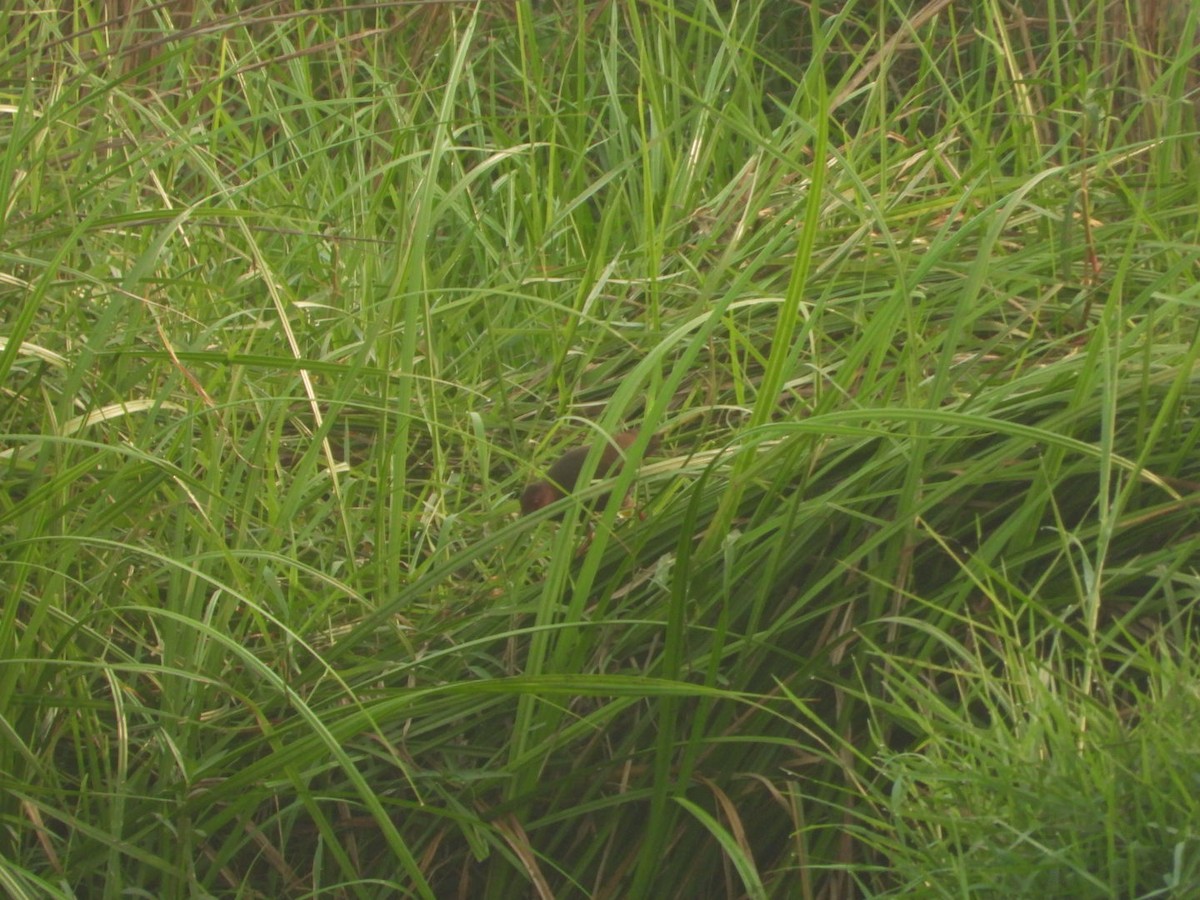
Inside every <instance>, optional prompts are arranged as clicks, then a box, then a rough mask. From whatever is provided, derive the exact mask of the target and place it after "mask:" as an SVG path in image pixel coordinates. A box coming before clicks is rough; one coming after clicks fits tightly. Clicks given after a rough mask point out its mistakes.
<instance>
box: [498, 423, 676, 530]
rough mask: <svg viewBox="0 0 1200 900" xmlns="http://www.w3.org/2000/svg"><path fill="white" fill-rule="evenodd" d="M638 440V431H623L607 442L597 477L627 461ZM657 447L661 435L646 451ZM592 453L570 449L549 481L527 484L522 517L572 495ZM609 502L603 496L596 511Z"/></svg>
mask: <svg viewBox="0 0 1200 900" xmlns="http://www.w3.org/2000/svg"><path fill="white" fill-rule="evenodd" d="M637 437H638V432H637V431H622V432H621V433H620V434H615V435H613V436H612V439H611V440H605V442H604V450H603V451H602V452H601V454H600V461H599V462H598V463H596V473H595V477H596V478H604V477H605V476H607V475H610V474H611V473H612V472H613V470H615V469H617V468H618V467H619V466H620V464H621V460H622V459H624V456H623V455H622V453H623V451H625V450H628V449H629V447H631V446H632V445H633V442H634V441H636V440H637ZM657 445H658V435H655V436H654V437H652V438H651V439H650V444H649V446H648V447H647V448H646V449H647V451H650V450H652V449H654V448H655V447H656V446H657ZM591 450H592V448H591V447H590V446H588V447H575V448H573V449H571V450H568V451H567V452H566V453H564V454H563V455H562V456H560V457H559V458H558V459H556V460H555V461H554V462H553V463H552V464H551V466H550V468H549V469H547V470H546V477H545V478H542V479H539V480H537V481H533V482H530V483H529V484H528V485H526V486H525V490H524V491H523V492H522V493H521V514H522V515H529V514H530V513H533V512H537V511H538V510H539V509H541V508H542V507H543V506H549V505H550V504H551V503H553V502H554V501H555V500H561V499H562V498H563V497H565V496H566V495H567V494H569V493H571V491H573V490H575V484H576V482H577V481H579V474H580V471H581V470H582V469H583V463H584V461H585V460H586V459H587V457H588V454H589V453H590V452H591ZM607 503H608V497H607V496H605V495H602V496H600V497H597V498H596V501H595V508H596V509H597V510H601V509H604V507H605V505H606V504H607ZM559 518H561V516H559Z"/></svg>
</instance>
